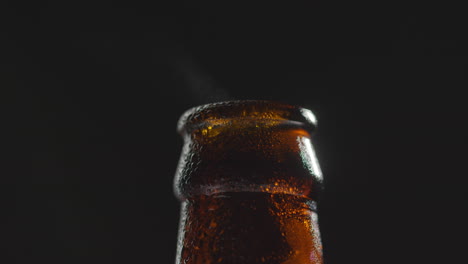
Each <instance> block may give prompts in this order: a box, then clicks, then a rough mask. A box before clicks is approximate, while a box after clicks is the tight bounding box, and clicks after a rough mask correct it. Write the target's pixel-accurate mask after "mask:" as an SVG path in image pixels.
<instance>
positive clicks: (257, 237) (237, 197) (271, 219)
mask: <svg viewBox="0 0 468 264" xmlns="http://www.w3.org/2000/svg"><path fill="white" fill-rule="evenodd" d="M179 230H180V231H179V232H180V233H179V241H178V248H177V261H176V264H182V263H184V264H208V263H229V264H231V263H243V264H254V263H255V264H256V263H269V264H275V263H278V264H280V263H281V264H318V263H323V260H322V245H321V241H320V234H319V229H318V223H317V214H316V212H315V204H314V202H313V201H312V200H310V199H309V198H304V197H300V196H294V195H290V194H273V193H262V192H231V193H221V194H216V195H210V196H206V195H198V196H195V197H191V198H188V199H186V200H184V201H183V202H182V212H181V222H180V229H179Z"/></svg>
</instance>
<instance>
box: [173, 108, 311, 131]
mask: <svg viewBox="0 0 468 264" xmlns="http://www.w3.org/2000/svg"><path fill="white" fill-rule="evenodd" d="M232 121H239V122H244V123H245V122H247V123H274V122H287V123H289V124H294V125H295V126H299V127H302V128H304V129H306V130H308V131H309V132H312V131H313V130H315V128H316V127H317V119H316V118H315V115H314V114H313V113H312V111H310V110H308V109H305V108H302V107H298V106H293V105H288V104H284V103H279V102H274V101H264V100H237V101H224V102H217V103H211V104H205V105H200V106H196V107H193V108H190V109H188V110H187V111H185V112H184V113H183V114H182V116H181V117H180V119H179V122H178V124H177V131H178V133H179V134H181V135H185V134H189V133H191V132H192V131H194V130H197V129H199V128H200V127H203V126H206V124H213V123H214V124H224V123H232Z"/></svg>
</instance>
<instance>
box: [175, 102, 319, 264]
mask: <svg viewBox="0 0 468 264" xmlns="http://www.w3.org/2000/svg"><path fill="white" fill-rule="evenodd" d="M315 126H316V121H315V117H314V115H313V114H312V112H310V111H309V110H307V109H304V108H300V107H295V106H291V105H285V104H280V103H276V102H268V101H229V102H221V103H215V104H208V105H203V106H199V107H195V108H192V109H189V110H188V111H187V112H185V113H184V114H183V115H182V117H181V119H180V120H179V124H178V131H179V133H180V134H181V135H182V136H183V138H184V147H183V150H182V154H181V158H180V161H179V166H178V169H177V172H176V176H175V181H174V189H175V193H176V196H177V197H178V198H179V199H180V200H181V202H182V210H181V220H180V229H179V239H178V245H177V260H176V263H177V264H182V263H183V264H211V263H225V264H231V263H242V264H254V263H269V264H280V263H282V264H312V263H313V264H316V263H323V260H322V245H321V241H320V234H319V229H318V223H317V213H316V202H315V201H316V200H317V194H318V192H319V190H320V188H321V186H322V175H321V172H320V167H319V165H318V162H317V159H316V157H315V153H314V150H313V147H312V144H311V132H312V131H313V130H314V128H315Z"/></svg>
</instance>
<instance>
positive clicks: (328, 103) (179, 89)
mask: <svg viewBox="0 0 468 264" xmlns="http://www.w3.org/2000/svg"><path fill="white" fill-rule="evenodd" d="M0 10H1V11H0V12H1V17H2V20H3V22H2V28H3V29H2V32H1V34H2V36H1V38H2V44H1V45H2V59H1V62H0V66H1V71H0V74H1V75H0V82H1V83H0V84H1V86H2V87H4V88H7V89H5V90H8V91H12V92H10V93H8V94H7V95H6V96H5V97H4V98H3V99H4V100H3V101H5V102H6V106H7V108H6V111H5V113H6V114H7V117H6V119H5V120H7V121H13V123H14V125H13V126H11V127H12V128H13V134H14V135H16V136H18V135H19V136H24V137H25V140H24V141H22V142H23V143H22V144H19V145H18V147H17V149H19V151H17V152H19V155H16V154H10V155H9V156H10V157H9V159H7V162H8V163H9V165H13V167H15V168H16V173H12V174H5V178H12V179H13V182H14V183H13V185H7V188H8V189H10V191H11V190H13V193H14V194H12V195H8V197H7V198H8V199H12V200H13V206H10V207H8V208H7V210H6V214H5V215H6V219H7V222H8V224H7V225H6V227H7V229H9V230H10V231H12V232H7V234H8V235H6V236H3V237H4V238H5V239H6V242H7V246H6V249H7V251H8V255H9V256H11V257H13V259H14V262H13V263H39V262H41V263H42V262H44V263H173V261H174V256H175V248H176V235H177V227H178V217H179V211H178V210H179V207H178V206H179V205H178V201H177V200H176V199H175V198H174V197H173V194H172V178H173V175H174V171H175V168H176V164H177V161H178V157H179V154H180V149H181V144H182V140H181V138H180V137H179V136H178V135H177V134H176V132H175V125H176V122H177V119H178V117H179V116H180V114H182V112H183V111H184V110H186V109H187V108H189V107H192V106H195V105H198V104H203V103H209V102H214V101H219V100H232V99H267V100H276V101H282V102H286V103H290V104H297V105H302V106H304V107H307V108H310V109H312V110H313V111H314V112H315V113H316V115H317V117H318V120H319V126H318V130H317V133H316V134H315V136H314V140H315V141H314V142H315V147H316V152H317V155H318V158H319V160H320V162H321V165H322V170H323V172H324V177H325V180H326V182H325V183H326V185H325V188H326V191H325V192H324V195H323V199H322V201H321V203H320V205H319V216H320V227H321V232H322V237H323V243H324V248H325V258H326V261H327V263H328V264H335V263H336V264H338V263H361V264H363V263H461V262H463V259H465V254H466V253H465V252H466V249H465V247H466V236H467V232H466V222H467V220H468V219H467V217H466V216H465V213H464V211H465V210H466V206H465V202H466V200H467V196H466V182H467V181H466V179H465V178H466V169H464V168H466V165H465V164H464V163H465V162H466V159H465V157H466V152H465V149H466V147H467V144H466V141H467V140H466V127H467V125H466V113H467V111H466V107H465V104H466V100H465V98H466V97H465V96H464V95H463V93H462V90H464V89H466V88H467V87H468V86H467V74H466V72H467V67H468V66H467V61H466V58H467V57H466V55H467V42H466V39H465V36H466V27H465V26H464V22H466V21H465V20H466V18H465V17H466V15H465V14H464V13H463V9H462V8H461V7H460V6H456V5H453V4H450V3H449V2H443V3H442V2H439V3H433V4H432V3H428V2H425V3H415V2H411V3H410V2H405V3H398V2H394V1H386V2H384V1H369V2H362V1H321V0H319V1H301V2H292V1H291V2H289V1H285V2H283V3H278V4H275V3H272V2H265V3H260V2H254V1H251V2H246V3H240V2H229V3H228V2H224V1H211V2H203V3H201V2H197V1H191V2H187V3H181V2H176V1H173V2H166V3H158V2H157V1H153V2H152V3H151V4H149V3H137V2H131V3H124V2H115V1H113V2H110V1H108V2H100V3H97V2H95V3H93V4H85V3H77V4H76V5H72V4H67V5H64V4H56V3H48V4H35V5H33V6H19V5H13V4H11V3H10V4H8V3H3V4H2V8H1V9H0ZM2 89H3V88H2ZM31 117H32V119H31ZM29 120H31V121H32V122H29ZM26 138H28V139H26ZM29 139H32V140H29ZM20 145H21V147H20ZM23 147H24V151H23ZM30 149H31V150H32V152H31V150H30ZM17 152H14V153H17ZM12 153H13V152H12ZM25 153H26V154H27V157H26V158H24V157H23V156H22V155H21V154H25ZM29 153H31V154H32V156H29ZM10 161H13V162H10ZM29 164H32V171H31V172H29V173H18V172H19V171H23V170H24V168H25V167H29ZM9 193H11V192H9ZM10 263H11V262H10Z"/></svg>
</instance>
